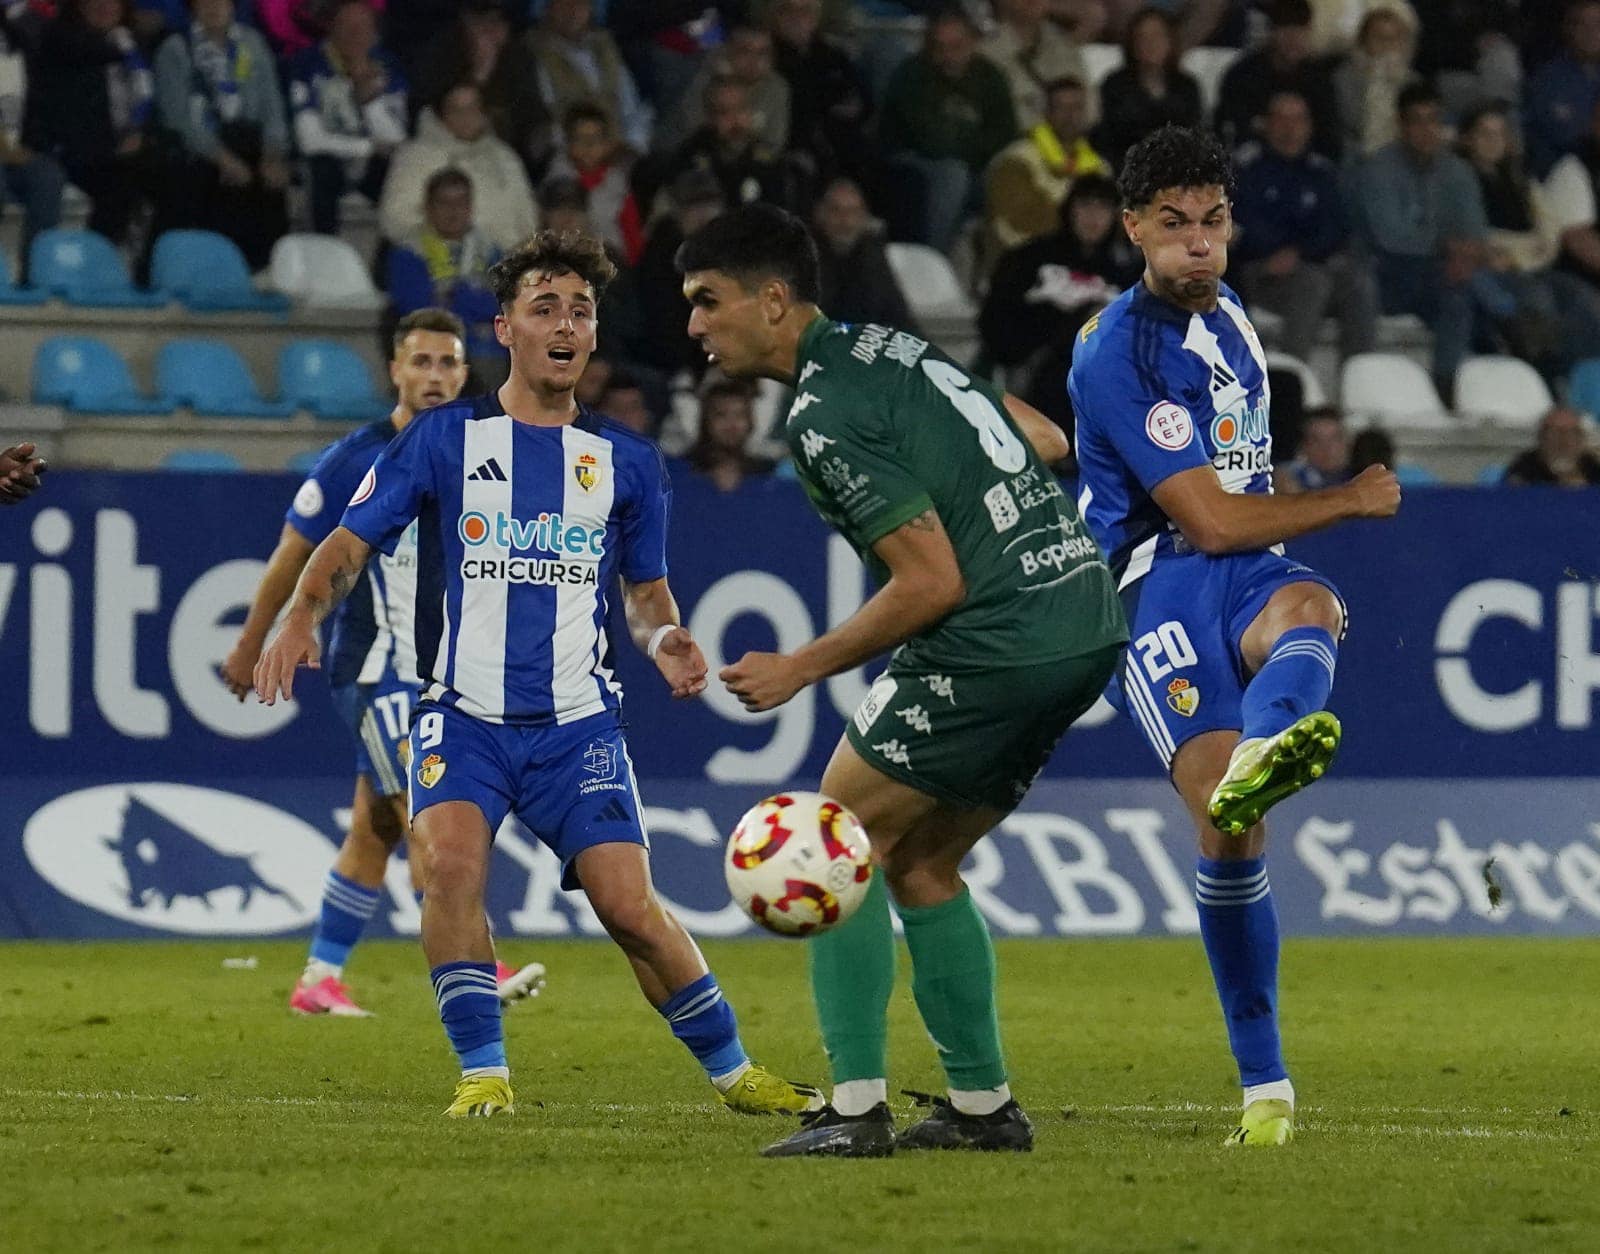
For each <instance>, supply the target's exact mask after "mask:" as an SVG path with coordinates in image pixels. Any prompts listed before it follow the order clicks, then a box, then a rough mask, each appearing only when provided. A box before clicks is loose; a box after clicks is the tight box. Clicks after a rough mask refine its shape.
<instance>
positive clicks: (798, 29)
mask: <svg viewBox="0 0 1600 1254" xmlns="http://www.w3.org/2000/svg"><path fill="white" fill-rule="evenodd" d="M821 12H822V4H821V0H775V2H774V3H773V5H772V7H771V9H770V10H769V22H770V26H771V30H772V34H773V45H772V58H773V64H774V65H775V66H776V67H777V70H778V73H780V74H782V75H783V77H784V79H785V80H786V81H787V82H788V84H789V147H790V148H791V150H795V151H797V152H799V153H801V154H804V155H805V156H807V157H808V158H809V159H810V163H811V167H812V170H813V171H814V172H815V174H816V175H817V177H818V178H819V179H822V180H825V179H827V178H829V177H830V176H831V175H833V174H836V173H838V172H840V171H844V172H847V173H850V174H852V175H853V176H854V177H855V178H856V180H857V182H860V181H862V179H863V178H865V177H867V176H869V175H871V174H872V173H873V171H874V169H875V161H874V156H873V154H874V148H873V145H872V143H871V142H870V141H869V140H868V137H867V130H866V126H867V121H868V118H869V117H870V116H871V113H872V101H871V98H870V97H869V96H868V94H867V88H866V84H865V83H864V82H863V81H862V78H861V74H860V71H858V70H857V69H856V66H855V62H853V61H852V60H851V59H850V55H849V54H848V53H847V52H845V50H844V49H843V48H841V47H840V46H839V45H838V44H836V43H835V42H834V41H833V40H832V39H829V38H828V37H827V36H825V35H823V34H821V33H820V32H819V31H818V29H817V27H818V22H819V20H820V16H821Z"/></svg>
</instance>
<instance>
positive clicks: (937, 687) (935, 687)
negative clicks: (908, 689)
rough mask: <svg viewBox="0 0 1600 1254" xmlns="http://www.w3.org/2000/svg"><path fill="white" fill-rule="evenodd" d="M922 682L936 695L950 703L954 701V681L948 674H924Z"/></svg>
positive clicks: (952, 703)
mask: <svg viewBox="0 0 1600 1254" xmlns="http://www.w3.org/2000/svg"><path fill="white" fill-rule="evenodd" d="M922 682H923V683H925V684H927V685H928V691H930V692H932V693H933V695H934V696H936V697H943V698H944V699H945V700H946V701H948V702H949V703H950V704H951V705H954V704H955V703H956V681H955V680H953V679H951V678H950V676H948V675H924V676H923V677H922Z"/></svg>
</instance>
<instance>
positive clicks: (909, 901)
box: [883, 847, 961, 906]
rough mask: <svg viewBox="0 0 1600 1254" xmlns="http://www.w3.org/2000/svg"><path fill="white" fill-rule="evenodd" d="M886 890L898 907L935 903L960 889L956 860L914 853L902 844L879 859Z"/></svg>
mask: <svg viewBox="0 0 1600 1254" xmlns="http://www.w3.org/2000/svg"><path fill="white" fill-rule="evenodd" d="M883 875H884V879H885V880H886V881H887V883H888V885H889V892H890V894H891V895H892V896H893V897H894V899H895V900H896V901H897V902H899V903H900V904H901V905H902V906H935V905H939V904H940V903H942V902H946V901H949V900H950V899H951V898H952V897H954V896H956V895H957V894H958V893H960V891H961V869H960V862H959V860H956V861H952V860H951V859H949V858H947V857H928V856H922V855H918V854H916V853H914V852H912V851H909V850H906V849H905V848H904V847H901V848H897V849H893V850H891V851H890V852H889V854H888V856H886V857H885V858H884V859H883Z"/></svg>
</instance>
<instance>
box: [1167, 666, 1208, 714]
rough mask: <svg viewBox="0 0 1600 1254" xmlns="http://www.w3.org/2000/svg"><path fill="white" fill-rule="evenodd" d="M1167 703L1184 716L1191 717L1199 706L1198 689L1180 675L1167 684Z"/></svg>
mask: <svg viewBox="0 0 1600 1254" xmlns="http://www.w3.org/2000/svg"><path fill="white" fill-rule="evenodd" d="M1167 704H1168V705H1170V706H1171V707H1172V708H1173V710H1174V711H1175V712H1176V713H1178V714H1181V715H1183V717H1184V718H1193V717H1194V712H1195V711H1196V710H1198V709H1199V708H1200V689H1198V688H1196V687H1195V686H1194V685H1193V684H1191V683H1190V682H1189V681H1188V680H1187V679H1185V678H1184V677H1183V676H1182V675H1180V676H1178V678H1176V679H1174V680H1173V681H1172V682H1171V683H1170V684H1168V685H1167Z"/></svg>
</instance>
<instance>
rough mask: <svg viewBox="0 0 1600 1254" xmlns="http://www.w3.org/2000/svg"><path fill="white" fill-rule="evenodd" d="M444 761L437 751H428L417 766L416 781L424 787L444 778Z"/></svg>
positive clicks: (429, 786)
mask: <svg viewBox="0 0 1600 1254" xmlns="http://www.w3.org/2000/svg"><path fill="white" fill-rule="evenodd" d="M444 768H445V761H444V759H443V758H441V757H440V756H439V755H438V754H437V753H430V754H429V755H428V756H427V757H425V758H423V759H422V765H421V766H419V767H417V783H419V784H421V785H422V786H423V787H424V788H432V787H433V786H434V785H435V784H437V783H438V782H439V781H440V780H441V779H443V778H444Z"/></svg>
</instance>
